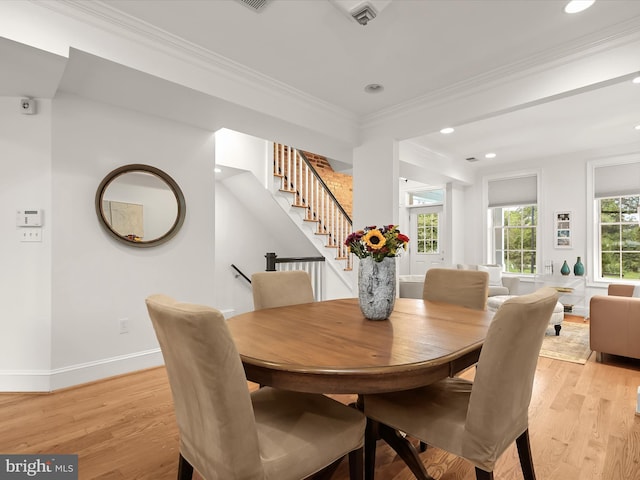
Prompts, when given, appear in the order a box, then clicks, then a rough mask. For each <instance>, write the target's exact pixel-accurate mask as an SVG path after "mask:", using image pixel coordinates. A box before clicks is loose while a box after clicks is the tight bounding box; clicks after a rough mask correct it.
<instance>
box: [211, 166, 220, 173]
mask: <svg viewBox="0 0 640 480" xmlns="http://www.w3.org/2000/svg"><path fill="white" fill-rule="evenodd" d="M213 171H214V172H215V173H221V172H222V169H221V168H218V167H216V168H214V169H213Z"/></svg>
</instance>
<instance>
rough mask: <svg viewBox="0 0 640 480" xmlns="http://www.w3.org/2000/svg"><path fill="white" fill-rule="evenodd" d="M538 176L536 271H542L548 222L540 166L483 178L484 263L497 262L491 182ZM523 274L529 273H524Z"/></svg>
mask: <svg viewBox="0 0 640 480" xmlns="http://www.w3.org/2000/svg"><path fill="white" fill-rule="evenodd" d="M534 175H535V176H536V177H537V185H536V199H537V200H536V206H537V208H538V225H537V228H536V272H538V273H540V272H542V270H541V268H542V258H543V256H544V254H545V252H544V246H543V243H542V236H541V235H542V232H543V231H545V229H546V227H547V222H546V220H545V218H544V215H542V212H544V211H545V210H544V208H543V202H542V182H543V177H542V170H541V169H539V168H536V169H530V170H519V171H517V172H512V173H510V174H494V175H486V176H484V177H483V178H482V212H483V213H482V221H483V229H484V232H485V234H484V235H483V236H482V242H483V243H482V249H483V252H484V258H483V261H484V263H493V262H495V248H493V237H492V235H493V225H492V220H491V218H490V212H489V182H492V181H496V180H508V179H512V178H514V179H515V178H519V177H530V176H534ZM522 275H523V276H525V275H527V274H522Z"/></svg>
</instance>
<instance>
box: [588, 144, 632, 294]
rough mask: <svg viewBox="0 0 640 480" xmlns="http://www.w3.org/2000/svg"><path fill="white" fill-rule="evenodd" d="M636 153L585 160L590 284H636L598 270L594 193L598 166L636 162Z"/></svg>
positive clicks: (598, 239)
mask: <svg viewBox="0 0 640 480" xmlns="http://www.w3.org/2000/svg"><path fill="white" fill-rule="evenodd" d="M638 162H640V159H638V154H629V155H622V156H617V157H609V158H601V159H597V160H590V161H588V162H587V202H586V203H587V216H586V222H587V258H588V259H589V264H591V265H593V267H592V268H588V269H587V282H588V285H591V286H601V287H604V286H606V285H609V284H610V283H628V284H631V285H637V284H638V281H637V280H636V281H633V280H632V281H625V280H624V279H622V278H615V279H612V278H604V277H603V276H602V272H601V271H600V221H599V220H600V212H599V211H598V206H599V201H598V199H597V198H596V194H595V170H596V168H599V167H609V166H615V165H627V164H630V163H638Z"/></svg>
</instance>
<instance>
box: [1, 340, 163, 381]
mask: <svg viewBox="0 0 640 480" xmlns="http://www.w3.org/2000/svg"><path fill="white" fill-rule="evenodd" d="M160 365H164V360H163V358H162V353H161V352H160V349H159V348H154V349H151V350H146V351H143V352H136V353H132V354H128V355H120V356H117V357H111V358H106V359H103V360H97V361H94V362H87V363H83V364H78V365H71V366H68V367H63V368H56V369H54V370H50V371H14V372H2V371H0V391H1V392H51V391H54V390H58V389H60V388H66V387H72V386H74V385H80V384H82V383H87V382H93V381H95V380H101V379H103V378H107V377H113V376H115V375H122V374H124V373H130V372H135V371H136V370H144V369H145V368H152V367H157V366H160Z"/></svg>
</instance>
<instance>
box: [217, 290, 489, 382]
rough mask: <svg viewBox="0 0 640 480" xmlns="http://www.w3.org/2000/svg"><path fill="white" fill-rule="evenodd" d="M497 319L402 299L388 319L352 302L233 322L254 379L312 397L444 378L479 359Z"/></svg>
mask: <svg viewBox="0 0 640 480" xmlns="http://www.w3.org/2000/svg"><path fill="white" fill-rule="evenodd" d="M492 316H493V314H492V313H490V312H486V311H479V310H471V309H468V308H464V307H460V306H456V305H451V304H445V303H438V302H429V301H426V300H419V299H409V298H398V299H396V303H395V307H394V310H393V312H392V313H391V315H390V316H389V318H388V319H386V320H381V321H374V320H367V319H366V318H364V316H363V315H362V313H361V311H360V307H359V305H358V299H356V298H347V299H338V300H328V301H322V302H314V303H306V304H300V305H290V306H285V307H277V308H268V309H264V310H257V311H253V312H247V313H243V314H240V315H237V316H235V317H232V318H230V319H229V321H228V326H229V329H230V331H231V335H232V336H233V339H234V341H235V343H236V346H237V349H238V352H239V353H240V357H241V359H242V363H243V365H244V368H245V372H246V376H247V379H248V380H251V381H253V382H256V383H259V384H261V385H270V386H272V387H276V388H282V389H287V390H294V391H300V392H309V393H325V394H332V393H335V394H342V393H348V394H367V393H380V392H390V391H399V390H407V389H411V388H416V387H420V386H423V385H427V384H430V383H433V382H435V381H438V380H441V379H443V378H446V377H448V376H452V375H454V374H455V373H457V372H459V371H461V370H464V369H465V368H468V367H469V366H471V365H473V364H474V363H476V362H477V361H478V356H479V354H480V349H481V348H482V344H483V342H484V339H485V336H486V334H487V330H488V328H489V324H490V322H491V318H492Z"/></svg>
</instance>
